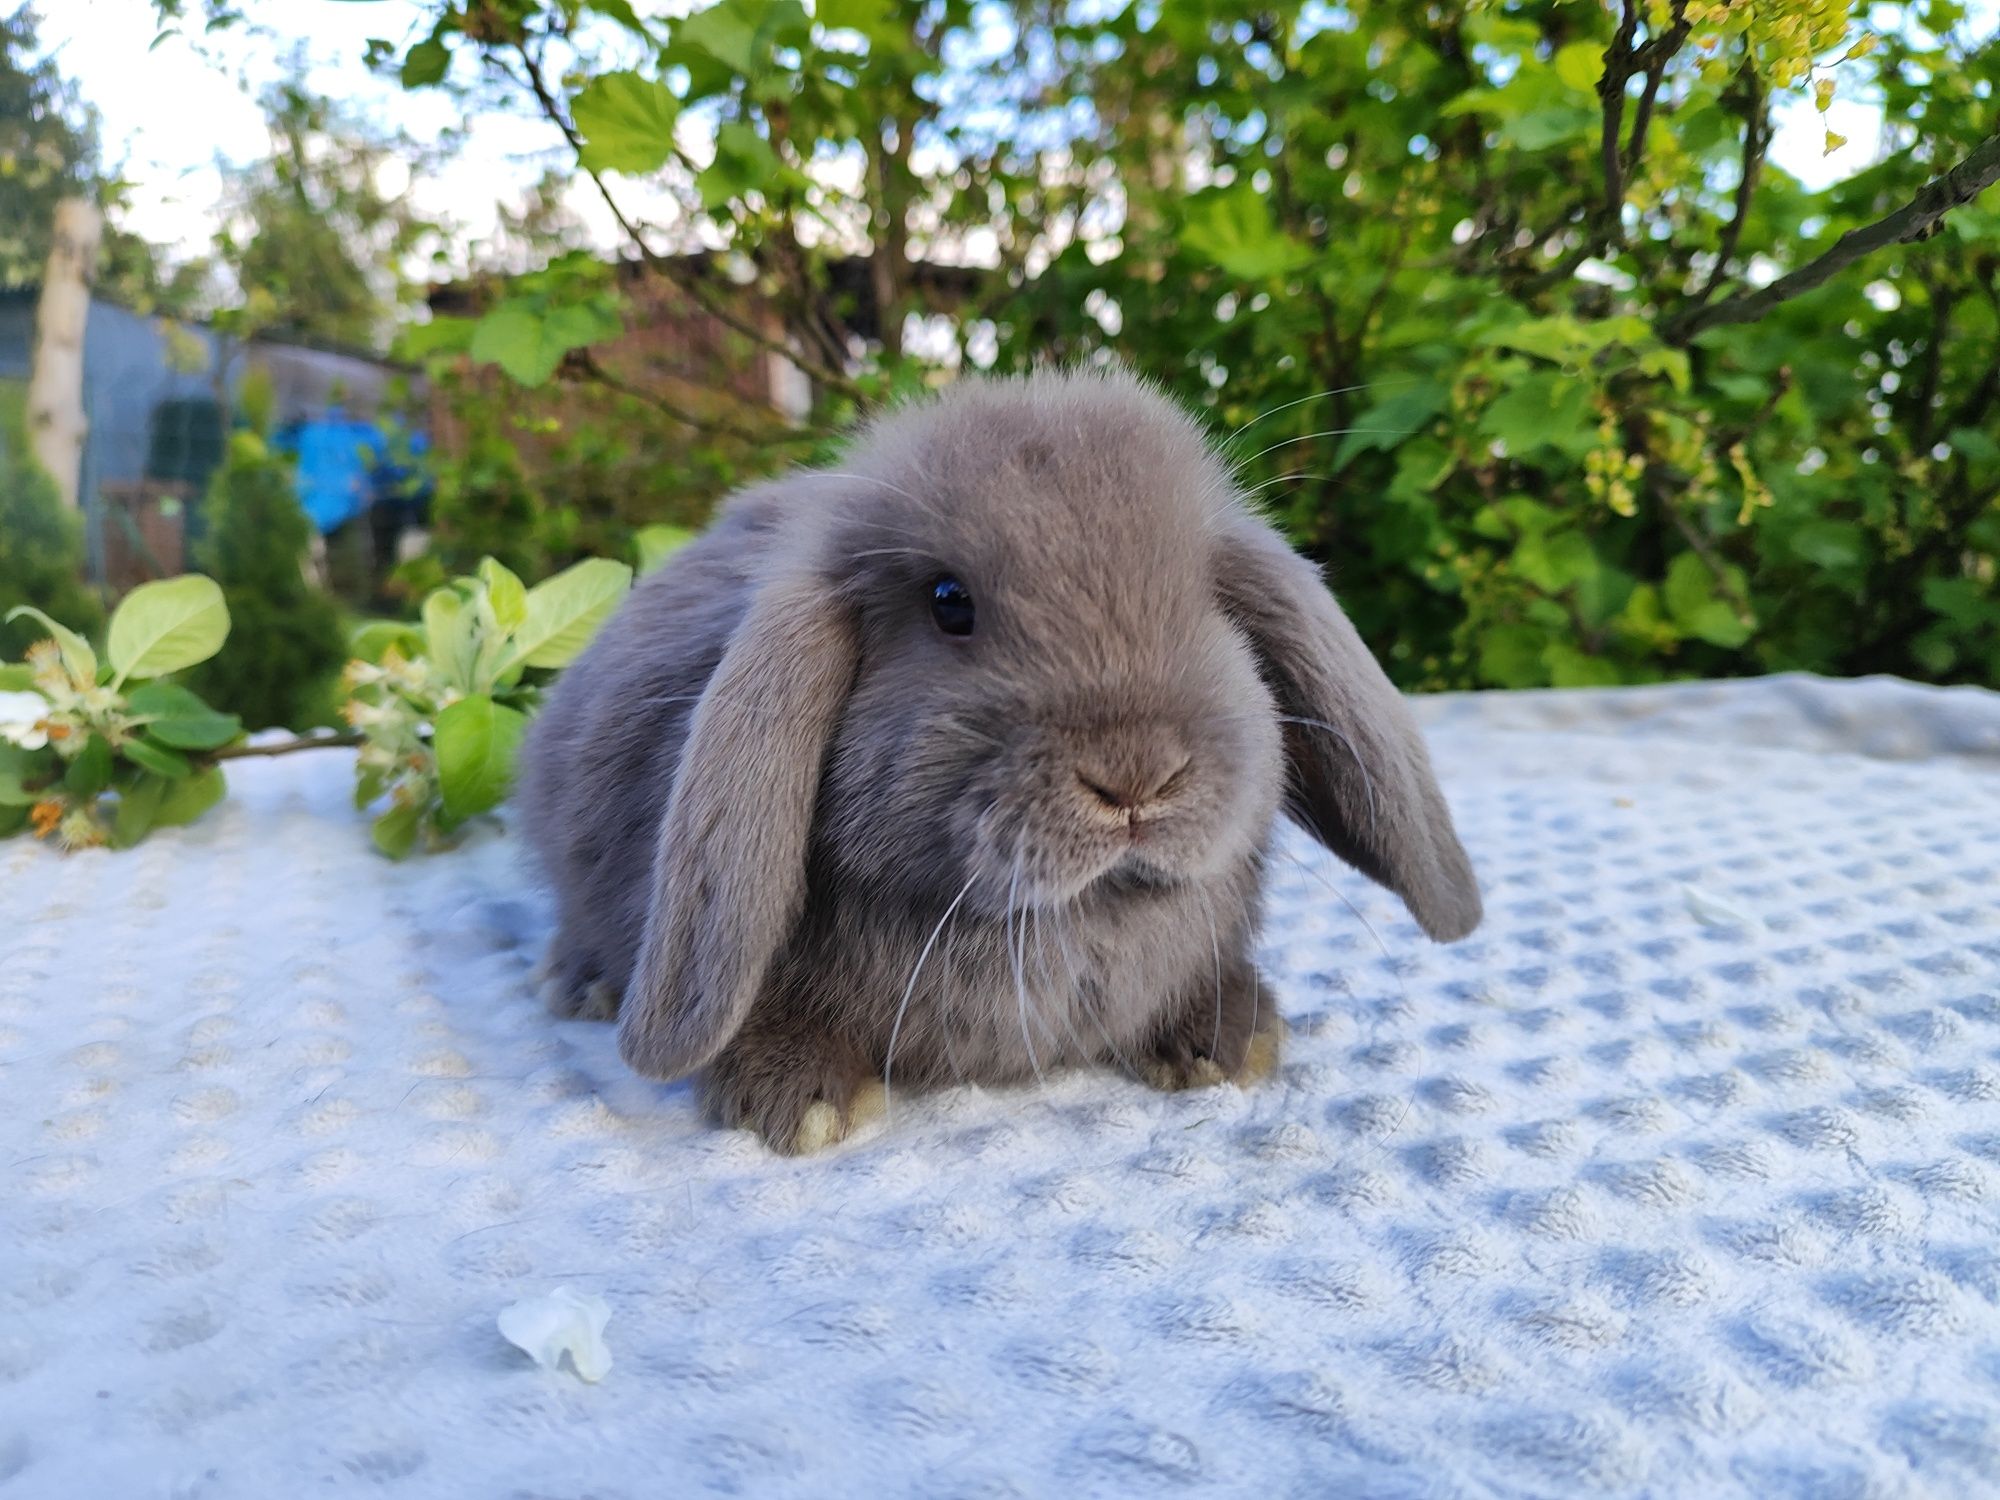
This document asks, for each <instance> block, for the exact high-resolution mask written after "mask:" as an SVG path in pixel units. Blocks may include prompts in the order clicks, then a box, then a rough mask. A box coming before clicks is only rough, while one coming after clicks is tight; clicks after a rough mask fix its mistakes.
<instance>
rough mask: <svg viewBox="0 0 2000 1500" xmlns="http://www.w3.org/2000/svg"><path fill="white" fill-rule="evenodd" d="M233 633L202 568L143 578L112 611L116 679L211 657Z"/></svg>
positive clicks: (176, 667)
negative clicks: (173, 575)
mask: <svg viewBox="0 0 2000 1500" xmlns="http://www.w3.org/2000/svg"><path fill="white" fill-rule="evenodd" d="M228 637H229V606H228V605H227V604H226V603H224V602H223V597H222V588H221V586H220V585H219V584H217V583H216V581H215V580H214V579H213V578H204V577H202V576H201V575H200V574H199V573H187V574H183V575H182V576H181V577H179V578H167V579H162V580H160V581H159V582H156V583H142V584H140V585H139V586H138V587H137V588H135V589H134V590H132V592H131V593H129V594H127V595H126V596H125V597H124V599H123V600H121V601H120V602H119V605H118V608H117V609H116V610H115V611H114V612H113V613H112V616H111V636H110V640H109V642H108V644H107V650H108V652H109V655H110V657H111V666H112V670H113V671H115V672H116V673H117V674H118V676H117V679H116V680H117V681H119V682H123V681H124V680H125V679H127V678H130V677H159V676H162V675H164V674H165V673H168V672H178V671H179V670H181V668H183V667H192V666H194V665H196V664H197V663H199V662H204V661H207V660H208V659H209V658H210V657H211V656H213V655H215V653H216V652H217V651H219V650H221V649H222V643H223V642H224V641H225V640H227V639H228Z"/></svg>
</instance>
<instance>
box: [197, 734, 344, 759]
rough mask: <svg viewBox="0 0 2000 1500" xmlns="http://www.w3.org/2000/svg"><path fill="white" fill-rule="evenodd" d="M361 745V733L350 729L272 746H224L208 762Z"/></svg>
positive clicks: (281, 742)
mask: <svg viewBox="0 0 2000 1500" xmlns="http://www.w3.org/2000/svg"><path fill="white" fill-rule="evenodd" d="M360 743H361V732H360V731H359V730H354V729H350V730H347V731H345V732H343V733H340V734H318V735H311V736H307V737H305V738H302V739H296V740H279V741H277V742H276V743H275V744H270V745H224V746H223V747H222V748H221V749H220V750H211V751H209V753H208V755H207V756H206V759H208V760H247V759H248V758H250V757H251V756H253V755H290V754H292V753H293V752H294V751H298V750H332V749H338V748H340V747H342V746H351V745H358V744H360Z"/></svg>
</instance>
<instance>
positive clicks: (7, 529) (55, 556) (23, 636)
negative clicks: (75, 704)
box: [0, 382, 104, 658]
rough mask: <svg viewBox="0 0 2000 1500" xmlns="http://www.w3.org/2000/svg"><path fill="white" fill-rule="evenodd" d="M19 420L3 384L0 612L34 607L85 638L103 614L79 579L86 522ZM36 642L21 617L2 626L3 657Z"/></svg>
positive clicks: (18, 402)
mask: <svg viewBox="0 0 2000 1500" xmlns="http://www.w3.org/2000/svg"><path fill="white" fill-rule="evenodd" d="M22 419H23V413H22V397H21V391H20V388H19V387H18V386H15V385H11V384H9V383H6V382H0V609H11V608H12V607H13V606H15V605H19V604H31V605H33V606H34V607H35V608H37V609H40V610H44V611H46V612H47V613H49V614H51V615H53V616H55V617H57V618H59V619H64V620H69V621H71V622H73V623H74V624H75V625H76V626H77V628H78V629H80V630H82V631H83V632H84V633H85V634H89V633H90V632H92V631H94V630H95V629H97V627H98V626H99V625H101V624H102V623H103V620H104V610H103V607H102V606H101V605H100V604H99V603H98V601H97V595H96V593H95V592H94V591H93V590H91V589H90V588H89V587H88V586H87V585H85V583H84V581H83V573H84V550H83V517H82V516H80V515H78V514H77V513H76V512H75V511H72V510H70V509H69V508H68V507H67V506H65V505H64V504H63V502H62V496H61V494H60V493H58V491H57V490H56V486H55V481H54V480H52V479H50V478H49V476H48V475H46V474H44V473H43V472H42V471H41V469H40V468H39V467H38V466H37V465H36V464H35V461H34V459H33V458H32V457H31V456H30V455H29V452H28V445H27V434H26V430H25V428H24V425H23V420H22ZM34 639H35V635H34V630H33V627H32V626H31V625H29V624H28V623H27V622H26V621H25V620H22V621H15V622H12V623H9V624H6V625H0V657H6V658H12V657H17V656H19V655H20V654H21V653H22V652H23V651H25V650H27V648H28V644H29V642H30V641H32V640H34Z"/></svg>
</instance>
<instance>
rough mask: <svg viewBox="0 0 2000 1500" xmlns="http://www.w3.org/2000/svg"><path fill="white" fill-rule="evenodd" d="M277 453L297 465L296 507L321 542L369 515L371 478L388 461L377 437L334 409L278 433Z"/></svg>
mask: <svg viewBox="0 0 2000 1500" xmlns="http://www.w3.org/2000/svg"><path fill="white" fill-rule="evenodd" d="M276 445H277V447H278V448H279V450H280V451H282V452H286V453H290V454H292V455H294V456H295V457H296V458H297V459H298V475H297V484H298V491H299V504H300V505H301V506H303V507H304V509H305V513H306V515H307V516H308V517H310V518H311V520H312V523H313V526H314V527H315V528H317V530H318V531H319V533H320V534H321V535H322V536H324V535H325V534H326V533H327V532H330V531H333V530H334V529H336V528H337V527H340V526H342V525H345V524H346V523H347V522H349V521H351V520H353V519H354V518H355V517H356V516H358V515H360V514H361V513H362V512H363V511H365V510H367V509H368V506H369V503H370V502H371V501H372V500H373V498H374V492H375V486H374V474H375V471H376V469H377V467H378V466H379V465H380V464H381V463H382V461H383V460H384V459H385V458H386V457H387V445H386V444H385V443H384V441H383V438H382V433H381V431H380V430H379V429H378V428H377V427H376V426H375V425H374V423H372V422H363V421H360V420H358V419H356V418H354V417H350V416H349V415H348V414H347V413H346V412H345V411H344V410H342V409H341V408H340V407H338V406H333V407H329V408H327V411H326V413H325V414H324V415H323V416H318V417H309V418H307V419H306V420H305V421H302V422H296V423H292V424H290V425H288V426H286V427H285V428H284V429H283V430H281V431H280V432H279V433H278V435H277V438H276Z"/></svg>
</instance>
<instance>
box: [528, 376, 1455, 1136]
mask: <svg viewBox="0 0 2000 1500" xmlns="http://www.w3.org/2000/svg"><path fill="white" fill-rule="evenodd" d="M940 580H948V581H950V582H952V583H956V584H959V585H960V586H961V587H962V588H963V589H965V590H969V593H967V594H966V596H965V597H966V598H968V599H969V600H970V603H969V604H968V606H967V608H968V610H969V611H970V612H971V620H972V624H971V627H970V630H969V633H966V634H964V635H962V636H960V635H958V634H956V633H954V632H947V630H946V629H945V628H944V625H945V624H948V623H951V620H952V617H951V616H949V615H944V616H940V615H938V614H937V613H936V611H935V610H934V608H933V595H934V594H935V593H936V591H937V590H938V589H939V588H940V587H941V586H942V585H941V584H940ZM960 581H962V583H961V582H960ZM954 597H956V596H954ZM941 622H942V623H941ZM519 801H520V805H521V808H522V810H523V812H524V815H525V821H526V825H527V828H528V832H529V834H530V837H531V839H532V841H533V842H534V844H535V846H536V848H537V849H538V851H539V853H540V855H541V857H542V860H543V863H544V865H545V867H546V869H547V871H548V873H549V875H550V877H551V879H552V880H553V883H554V885H555V888H556V892H557V897H558V905H559V911H558V921H559V925H558V931H557V934H556V937H555V939H554V942H553V945H552V948H551V951H550V955H549V959H548V972H549V979H550V985H551V1003H552V1005H553V1006H554V1007H555V1008H556V1009H557V1011H558V1012H559V1013H563V1014H572V1015H574V1014H597V1015H607V1016H608V1015H610V1014H613V1013H615V1014H617V1015H618V1018H619V1025H620V1044H621V1050H622V1051H623V1052H624V1055H625V1057H626V1058H627V1060H628V1061H629V1062H631V1063H632V1064H633V1065H634V1066H635V1067H637V1068H638V1069H639V1070H640V1071H642V1072H645V1073H648V1074H651V1075H654V1076H659V1077H674V1076H678V1075H680V1074H684V1073H687V1072H691V1071H694V1070H696V1069H698V1068H702V1067H704V1066H705V1067H707V1068H708V1071H709V1080H710V1093H711V1097H712V1098H713V1099H714V1100H715V1102H716V1105H717V1108H718V1112H719V1113H720V1114H721V1116H722V1117H723V1118H724V1119H725V1120H726V1121H729V1122H731V1123H744V1124H748V1125H751V1126H753V1127H755V1128H757V1129H758V1130H760V1131H761V1132H762V1133H763V1134H764V1135H765V1136H766V1138H767V1139H768V1140H770V1141H771V1142H772V1143H773V1144H774V1145H777V1146H779V1147H780V1148H783V1149H794V1148H798V1147H802V1146H810V1145H817V1144H821V1143H823V1141H824V1140H826V1139H830V1138H832V1137H836V1136H838V1135H839V1134H840V1133H841V1131H842V1129H844V1128H845V1126H846V1125H847V1124H848V1123H850V1122H851V1120H852V1119H853V1117H854V1115H855V1111H856V1110H857V1108H858V1107H859V1106H860V1105H861V1103H862V1102H863V1101H864V1100H865V1098H866V1094H867V1090H866V1085H867V1084H868V1083H869V1081H870V1080H874V1079H880V1078H883V1077H884V1076H885V1074H886V1075H888V1076H890V1077H892V1078H893V1079H894V1080H895V1081H896V1082H897V1083H906V1084H910V1085H925V1084H937V1083H942V1082H948V1081H951V1080H953V1079H966V1080H970V1081H975V1082H998V1081H1006V1080H1012V1079H1018V1078H1022V1077H1025V1076H1029V1075H1031V1074H1034V1073H1037V1072H1039V1071H1041V1070H1045V1069H1047V1068H1050V1067H1052V1066H1057V1065H1061V1064H1070V1063H1087V1062H1115V1063H1119V1064H1122V1065H1124V1066H1126V1067H1128V1068H1131V1069H1132V1070H1134V1071H1137V1072H1139V1073H1141V1074H1142V1075H1143V1076H1147V1077H1149V1078H1151V1079H1152V1080H1154V1081H1155V1082H1159V1083H1162V1084H1165V1085H1186V1084H1190V1083H1200V1082H1209V1081H1214V1080H1215V1079H1218V1078H1221V1077H1225V1076H1240V1075H1242V1074H1244V1073H1245V1072H1246V1071H1249V1070H1251V1069H1252V1068H1253V1067H1255V1066H1259V1065H1265V1066H1267V1065H1268V1063H1269V1061H1270V1058H1271V1056H1272V1045H1273V1044H1274V1042H1275V1037H1276V1016H1275V1013H1274V1011H1273V1009H1272V1003H1271V996H1270V994H1269V992H1268V990H1267V989H1266V988H1265V987H1264V986H1263V985H1262V984H1261V983H1260V981H1259V979H1258V976H1257V974H1256V970H1255V967H1254V964H1253V962H1252V960H1251V958H1250V948H1251V944H1252V941H1253V939H1254V936H1255V933H1256V928H1257V921H1258V902H1259V889H1260V884H1261V877H1262V871H1263V866H1264V862H1265V860H1266V859H1267V858H1268V857H1269V850H1270V846H1271V840H1272V837H1273V832H1274V826H1275V823H1276V819H1277V816H1278V814H1279V812H1280V810H1281V808H1288V809H1289V810H1290V811H1291V812H1292V813H1293V814H1294V815H1295V816H1297V817H1298V818H1299V819H1300V821H1301V822H1303V823H1304V824H1305V825H1306V826H1307V827H1308V828H1310V829H1311V830H1312V831H1314V832H1315V833H1316V834H1317V835H1318V836H1319V837H1320V838H1321V839H1322V840H1323V841H1324V842H1326V843H1327V844H1328V845H1329V846H1330V847H1332V848H1333V849H1334V850H1335V851H1336V852H1338V853H1339V854H1341V855H1342V856H1343V857H1344V858H1347V859H1348V860H1349V861H1350V862H1352V863H1354V864H1355V865H1356V866H1357V867H1359V868H1360V869H1362V870H1363V871H1364V872H1366V873H1367V874H1369V875H1370V876H1371V877H1373V878H1375V879H1377V880H1380V881H1382V882H1383V883H1384V884H1386V885H1388V886H1390V887H1391V888H1392V889H1395V890H1396V891H1397V892H1398V893H1399V894H1401V895H1402V896H1403V897H1404V899H1405V900H1406V901H1407V902H1408V903H1409V905H1410V907H1411V909H1412V911H1413V912H1414V913H1415V914H1416V915H1417V917H1418V919H1419V921H1420V922H1421V923H1422V924H1423V925H1424V927H1425V928H1426V929H1427V930H1428V931H1430V932H1431V933H1432V935H1433V936H1436V937H1440V938H1451V937H1456V936H1459V935H1462V934H1463V933H1464V932H1465V931H1469V930H1470V928H1471V927H1472V926H1473V925H1474V924H1476V922H1477V921H1478V917H1479V898H1478V890H1477V885H1476V883H1475V881H1474V879H1473V876H1472V872H1471V869H1470V866H1469V864H1468V863H1467V861H1466V859H1465V855H1464V852H1463V850H1462V849H1460V847H1459V845H1458V841H1457V839H1456V837H1455V835H1454V833H1453V831H1452V827H1451V820H1450V815H1449V812H1448V811H1447V809H1446V808H1445V804H1444V801H1443V799H1442V797H1441V795H1440V794H1439V793H1438V790H1437V788H1436V786H1435V783H1434V782H1433V780H1432V777H1431V773H1430V769H1429V764H1428V759H1427V757H1426V754H1425V751H1424V749H1423V745H1422V741H1421V739H1420V738H1419V736H1418V735H1417V732H1416V729H1415V726H1414V724H1413V723H1412V721H1411V720H1410V718H1409V714H1408V710H1407V708H1406V706H1405V705H1404V704H1403V703H1402V701H1401V699H1400V697H1399V696H1398V695H1397V694H1396V692H1395V691H1394V689H1393V688H1392V687H1391V686H1390V685H1389V683H1388V682H1387V680H1386V679H1385V678H1384V677H1383V676H1382V674H1381V672H1380V669H1379V668H1378V667H1376V665H1375V663H1374V661H1373V660H1372V659H1371V658H1370V657H1369V656H1368V654H1367V652H1366V650H1365V648H1363V647H1362V646H1361V644H1360V642H1359V640H1358V638H1357V637H1355V635H1354V632H1353V630H1352V628H1351V627H1350V626H1349V625H1348V624H1347V621H1346V620H1345V618H1344V617H1343V616H1341V614H1340V613H1339V610H1338V608H1337V607H1336V606H1335V605H1334V604H1333V601H1332V599H1331V597H1330V596H1329V595H1328V594H1327V593H1326V591H1325V589H1324V588H1323V587H1322V586H1321V585H1320V583H1319V582H1318V579H1317V577H1316V575H1315V574H1314V572H1313V570H1312V569H1311V568H1310V567H1309V566H1308V565H1307V564H1305V563H1304V562H1303V561H1301V560H1300V559H1298V558H1297V557H1296V556H1294V555H1293V554H1292V553H1291V552H1290V551H1289V550H1288V549H1287V548H1286V547H1285V546H1284V545H1283V543H1282V542H1281V541H1279V539H1278V538H1277V537H1276V536H1275V534H1274V533H1272V532H1271V531H1270V529H1269V528H1268V527H1267V526H1266V525H1265V524H1264V523H1263V522H1261V521H1260V520H1258V519H1257V518H1256V517H1254V516H1253V515H1252V514H1251V513H1250V512H1249V510H1248V509H1247V508H1246V507H1245V506H1244V505H1243V503H1242V501H1241V500H1240V498H1239V497H1238V496H1237V494H1236V492H1235V490H1234V488H1233V486H1232V485H1231V483H1230V480H1229V476H1228V475H1227V473H1226V472H1225V471H1224V469H1223V467H1222V466H1221V464H1220V463H1218V462H1217V460H1216V459H1215V457H1214V456H1213V454H1212V452H1211V451H1210V449H1209V446H1208V444H1207V442H1206V441H1205V440H1204V438H1203V436H1202V434H1201V433H1200V431H1199V429H1198V428H1197V427H1196V426H1195V425H1194V424H1193V423H1192V422H1191V421H1190V420H1189V419H1188V418H1187V417H1185V416H1184V415H1183V414H1182V413H1180V412H1179V411H1178V410H1176V409H1175V408H1174V407H1172V406H1171V405H1170V404H1168V403H1167V402H1165V401H1164V400H1162V399H1161V398H1159V397H1158V396H1156V395H1154V394H1153V393H1152V392H1150V391H1149V390H1147V389H1146V388H1145V387H1144V386H1142V385H1140V384H1139V383H1138V382H1136V381H1133V380H1131V379H1130V378H1128V377H1123V376H1116V375H1113V376H1103V375H1094V374H1074V375H1053V374H1051V375H1039V376H1035V377H1031V378H1029V379H1027V380H1020V381H965V382H961V383H960V384H959V385H957V386H955V387H953V388H952V389H951V390H949V391H947V392H946V393H945V394H944V395H943V396H942V397H941V398H938V399H937V400H935V401H933V402H931V403H929V404H926V405H923V406H918V407H913V408H910V409H906V410H904V411H901V412H898V413H896V414H893V415H891V416H889V417H887V418H885V419H884V420H882V421H881V422H880V423H878V424H877V425H876V426H875V427H874V428H872V429H871V430H870V431H869V432H867V433H865V434H864V435H863V436H862V438H861V439H860V441H859V443H858V444H857V446H856V448H855V450H854V451H853V453H852V454H851V455H850V457H849V459H848V461H847V463H846V465H845V466H844V467H843V468H842V469H841V470H839V471H836V472H806V473H801V474H798V475H795V476H792V477H790V478H787V479H783V480H780V481H777V482H775V483H772V484H768V485H765V486H761V487H758V488H755V489H752V490H749V491H746V492H744V493H743V494H741V495H739V496H738V497H736V498H735V499H734V500H733V501H732V502H731V503H730V504H729V505H728V506H727V507H726V509H725V510H724V512H723V514H722V516H721V517H720V519H719V520H718V521H717V522H716V524H715V525H714V526H713V527H712V528H711V529H710V530H709V531H708V532H707V533H706V534H705V535H703V536H702V537H701V538H700V539H698V540H697V541H695V542H694V543H692V544H691V545H689V546H688V547H686V548H685V549H683V550H682V551H681V552H680V553H678V554H676V556H675V557H674V558H673V559H671V560H670V561H669V562H668V563H667V565H666V566H665V567H663V568H662V569H660V570H659V571H658V572H656V573H654V574H653V575H651V576H650V577H648V578H646V579H644V580H643V581H642V582H641V583H640V584H639V585H638V586H637V587H636V588H635V589H634V591H633V593H632V596H631V598H630V599H629V600H628V601H627V603H626V604H625V605H624V607H623V608H622V609H621V610H620V611H619V613H618V614H617V615H616V616H615V617H614V618H613V619H612V620H611V621H610V622H609V623H608V624H607V625H606V626H605V628H604V630H603V631H602V632H601V633H600V634H599V636H598V638H597V639H596V640H595V641H594V642H593V643H592V644H591V646H590V648H589V649H588V650H587V651H586V652H585V653H584V654H583V655H582V656H581V657H580V658H579V659H578V660H577V661H576V662H575V663H574V664H572V665H571V666H570V668H569V669H568V670H567V671H566V672H565V673H564V675H563V676H562V678H561V679H560V680H559V681H558V683H557V685H556V687H555V689H554V690H553V692H552V693H551V696H550V699H549V702H548V704H547V706H546V708H545V710H544V712H543V713H542V714H541V715H540V717H539V718H538V719H537V721H536V723H535V725H534V727H533V729H532V730H531V732H530V737H529V741H528V744H527V747H526V751H525V754H524V762H523V771H522V777H521V785H520V792H519ZM1260 1038H1261V1039H1262V1040H1261V1042H1260V1040H1259V1039H1260Z"/></svg>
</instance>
